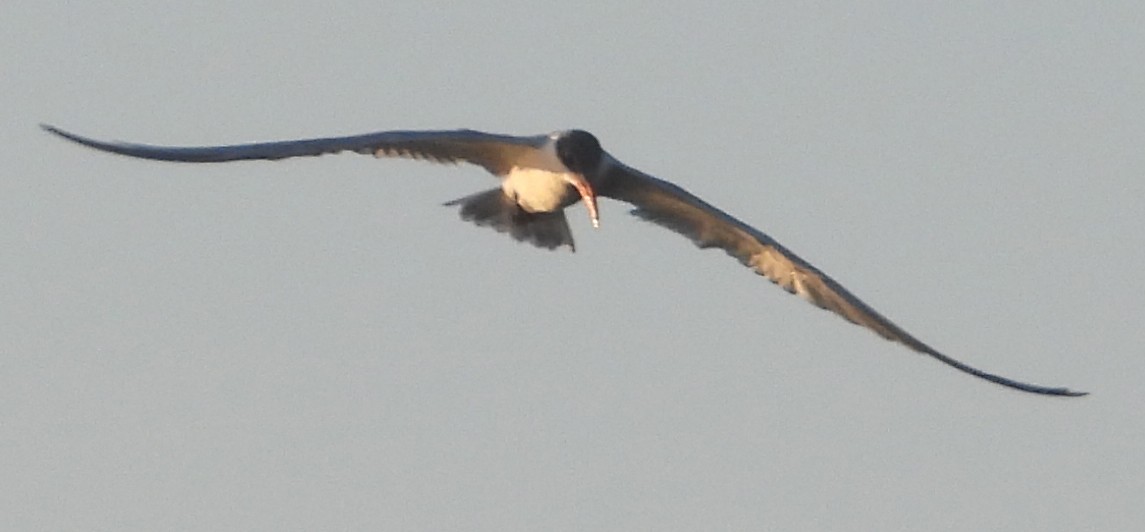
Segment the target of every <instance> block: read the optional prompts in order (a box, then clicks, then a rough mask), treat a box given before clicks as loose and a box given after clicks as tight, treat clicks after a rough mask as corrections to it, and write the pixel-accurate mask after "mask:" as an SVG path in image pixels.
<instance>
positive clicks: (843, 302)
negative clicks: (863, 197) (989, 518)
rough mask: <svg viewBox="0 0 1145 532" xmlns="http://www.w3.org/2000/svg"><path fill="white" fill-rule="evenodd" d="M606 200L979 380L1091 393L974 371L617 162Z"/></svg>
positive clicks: (791, 257) (674, 189) (676, 191)
mask: <svg viewBox="0 0 1145 532" xmlns="http://www.w3.org/2000/svg"><path fill="white" fill-rule="evenodd" d="M608 164H611V165H612V166H611V168H610V170H609V171H608V174H607V175H606V177H605V179H604V180H603V181H604V183H603V184H602V185H598V193H599V194H600V195H602V196H606V197H610V198H613V199H617V200H621V201H625V202H628V203H631V204H632V205H634V206H635V207H636V209H634V210H633V211H632V214H633V215H635V216H637V217H639V218H641V219H644V220H646V221H649V222H652V223H655V224H657V225H660V226H663V227H665V228H667V229H670V230H672V231H674V232H676V233H679V234H681V235H684V236H686V237H688V238H689V239H691V240H692V242H693V243H695V244H696V245H697V246H698V247H700V248H712V247H716V248H720V249H723V250H724V251H725V252H727V254H728V255H730V256H732V257H735V258H736V259H738V260H739V261H740V263H742V264H743V265H744V266H747V267H749V268H752V269H753V270H754V271H755V272H756V273H757V274H759V275H762V276H764V277H767V278H768V279H769V280H770V281H771V282H773V283H775V284H777V285H779V286H780V287H782V288H783V289H784V290H787V291H788V292H790V293H792V294H795V295H798V296H800V297H801V298H803V299H805V300H807V301H808V302H810V303H812V304H814V305H816V306H818V307H820V308H823V309H826V310H829V311H831V312H833V313H835V314H838V315H839V316H841V317H843V319H846V320H847V321H849V322H851V323H854V324H856V325H860V326H862V327H866V328H868V329H870V330H872V331H874V332H875V333H876V334H878V335H879V336H882V337H883V338H885V339H887V340H890V341H892V342H898V343H900V344H903V345H905V346H907V347H909V348H911V349H913V350H915V351H917V352H919V353H923V354H926V355H929V356H931V357H933V358H935V359H937V360H938V361H940V362H942V363H944V364H946V365H948V366H951V367H953V368H955V369H957V370H959V371H962V372H965V373H969V374H970V375H974V376H975V377H979V378H981V379H985V380H988V381H990V382H993V383H996V384H1000V385H1002V386H1007V387H1009V388H1013V389H1016V390H1021V391H1024V392H1030V393H1036V394H1043V395H1055V396H1070V397H1077V396H1083V395H1088V392H1075V391H1072V390H1069V389H1068V388H1061V387H1047V386H1038V385H1035V384H1028V383H1024V382H1018V381H1015V380H1012V379H1008V378H1006V377H1001V376H999V375H994V374H992V373H987V372H985V371H982V370H980V369H977V368H974V367H971V366H968V365H966V364H964V363H962V362H959V361H957V360H955V359H953V358H950V357H949V356H946V355H944V354H942V353H941V352H939V351H937V350H936V349H934V348H932V347H930V346H928V345H926V344H925V343H923V342H922V341H920V340H918V339H917V338H915V337H914V336H912V335H911V334H909V333H907V332H906V331H904V330H903V329H902V328H901V327H899V326H898V325H895V324H894V323H893V322H891V321H890V320H889V319H887V318H886V317H884V316H883V315H882V314H879V313H878V312H877V311H875V310H874V309H873V308H871V307H870V306H868V305H867V304H866V303H864V302H863V301H862V300H860V299H859V298H858V297H856V296H855V295H853V294H851V293H850V292H849V291H847V289H845V288H843V286H842V285H840V284H839V283H837V282H836V281H835V280H834V279H832V278H831V277H829V276H827V274H825V273H823V272H821V271H819V270H818V269H817V268H815V267H814V266H812V265H811V264H809V263H808V262H806V261H804V260H803V259H801V258H800V257H799V256H798V255H796V254H794V253H792V252H791V251H789V250H788V249H786V248H784V247H783V246H781V245H780V244H779V243H778V242H776V241H775V240H773V239H772V238H771V237H769V236H767V235H766V234H764V233H763V232H761V231H759V230H757V229H755V228H753V227H751V226H749V225H747V224H745V223H743V222H741V221H739V220H737V219H735V218H734V217H732V216H731V215H729V214H727V213H725V212H723V211H721V210H719V209H717V208H715V207H713V206H711V205H709V204H708V203H707V202H705V201H703V200H701V199H700V198H698V197H696V196H695V195H693V194H691V193H689V192H688V191H686V190H684V189H683V188H680V187H679V186H676V185H674V184H672V183H669V182H667V181H664V180H661V179H657V178H655V177H652V176H649V175H647V174H644V173H642V172H640V171H638V170H635V169H633V168H630V167H628V166H625V165H624V164H622V163H620V162H619V161H616V160H615V159H611V160H609V161H608Z"/></svg>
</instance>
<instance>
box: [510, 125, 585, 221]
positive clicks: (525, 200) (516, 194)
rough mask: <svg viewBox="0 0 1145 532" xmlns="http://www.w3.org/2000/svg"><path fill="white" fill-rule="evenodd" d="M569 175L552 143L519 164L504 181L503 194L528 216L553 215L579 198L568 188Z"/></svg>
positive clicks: (569, 186) (570, 186) (574, 191)
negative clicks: (533, 213)
mask: <svg viewBox="0 0 1145 532" xmlns="http://www.w3.org/2000/svg"><path fill="white" fill-rule="evenodd" d="M568 175H569V170H568V168H565V165H563V164H561V162H560V159H558V158H557V154H556V151H555V150H554V148H553V143H552V142H549V143H548V144H546V145H545V146H544V147H543V148H541V149H540V150H537V151H535V152H533V154H532V155H531V156H530V157H527V158H525V159H523V160H521V161H519V162H518V163H517V164H516V165H515V166H514V167H513V169H512V170H510V171H509V173H508V175H506V176H505V177H504V179H503V180H502V181H501V190H504V191H505V195H507V196H509V197H510V198H514V199H515V200H516V201H517V204H518V205H520V206H521V208H523V209H525V210H526V211H528V212H554V211H558V210H560V209H563V208H565V207H567V206H569V205H570V204H572V203H574V202H575V201H576V200H577V198H579V197H580V194H578V193H577V191H576V189H575V188H573V187H572V185H570V184H569V180H568Z"/></svg>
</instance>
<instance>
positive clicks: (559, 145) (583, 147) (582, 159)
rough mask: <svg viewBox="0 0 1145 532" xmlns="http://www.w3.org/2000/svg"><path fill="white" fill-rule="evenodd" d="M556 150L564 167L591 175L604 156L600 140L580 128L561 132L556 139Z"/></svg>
mask: <svg viewBox="0 0 1145 532" xmlns="http://www.w3.org/2000/svg"><path fill="white" fill-rule="evenodd" d="M556 151H557V157H558V158H560V160H561V164H564V165H565V168H568V169H569V170H572V171H573V172H576V173H578V174H582V175H592V173H593V171H595V170H596V168H597V166H599V165H600V160H601V159H602V158H603V157H604V150H603V149H601V147H600V141H599V140H596V137H594V136H593V135H592V133H589V132H587V131H584V130H581V129H572V130H569V131H564V132H561V133H560V135H559V136H558V137H557V139H556Z"/></svg>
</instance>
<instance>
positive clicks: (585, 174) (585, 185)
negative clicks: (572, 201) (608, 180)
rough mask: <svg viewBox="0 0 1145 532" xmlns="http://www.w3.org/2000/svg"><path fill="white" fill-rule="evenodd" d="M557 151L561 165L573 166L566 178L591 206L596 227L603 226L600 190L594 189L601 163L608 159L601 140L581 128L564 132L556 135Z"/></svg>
mask: <svg viewBox="0 0 1145 532" xmlns="http://www.w3.org/2000/svg"><path fill="white" fill-rule="evenodd" d="M554 148H555V151H556V152H557V158H558V159H560V161H561V164H563V165H564V166H565V168H568V169H569V172H570V173H569V174H567V175H566V176H565V179H566V180H567V181H568V183H569V184H570V185H572V186H573V187H575V188H576V189H577V192H579V193H580V196H581V199H583V200H584V204H585V206H586V207H588V215H589V218H590V219H591V220H592V226H593V227H600V218H599V216H598V214H597V208H596V191H594V190H593V188H592V181H593V180H594V178H596V177H597V174H598V169H599V168H600V162H601V160H602V159H603V158H604V150H602V149H601V148H600V141H598V140H596V137H594V136H592V133H589V132H587V131H584V130H580V129H572V130H569V131H562V132H560V133H558V134H557V135H556V136H555V146H554Z"/></svg>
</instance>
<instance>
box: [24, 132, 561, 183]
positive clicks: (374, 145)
mask: <svg viewBox="0 0 1145 532" xmlns="http://www.w3.org/2000/svg"><path fill="white" fill-rule="evenodd" d="M41 127H43V128H44V129H45V130H46V131H48V132H51V133H54V134H56V135H59V136H61V137H63V138H65V139H68V140H70V141H72V142H77V143H79V144H83V145H84V146H87V147H89V148H95V149H97V150H100V151H106V152H111V153H118V154H120V155H127V156H129V157H139V158H143V159H155V160H159V161H180V162H189V163H220V162H227V161H240V160H250V159H268V160H277V159H286V158H288V157H307V156H315V155H324V154H327V153H338V152H343V151H352V152H355V153H362V154H368V155H373V156H375V157H403V158H407V159H423V160H428V161H432V162H439V163H457V162H467V163H472V164H476V165H478V166H481V167H484V168H485V169H486V170H488V171H489V172H491V173H493V174H494V175H503V174H505V173H507V172H508V171H509V169H510V168H511V167H512V161H514V160H515V159H516V158H518V157H520V156H521V155H522V154H524V153H525V152H527V151H530V150H533V149H536V148H539V147H541V146H542V145H544V143H545V142H546V141H547V140H548V137H547V136H544V135H539V136H533V137H515V136H510V135H494V134H491V133H482V132H480V131H472V130H467V129H459V130H455V131H383V132H379V133H368V134H365V135H354V136H349V137H329V138H320V139H306V140H287V141H281V142H259V143H253V144H235V145H231V146H201V147H182V146H151V145H147V144H131V143H125V142H104V141H99V140H95V139H90V138H87V137H83V136H80V135H76V134H75V133H69V132H67V131H63V130H61V129H58V128H55V127H53V126H49V125H41Z"/></svg>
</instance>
